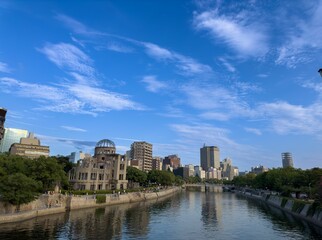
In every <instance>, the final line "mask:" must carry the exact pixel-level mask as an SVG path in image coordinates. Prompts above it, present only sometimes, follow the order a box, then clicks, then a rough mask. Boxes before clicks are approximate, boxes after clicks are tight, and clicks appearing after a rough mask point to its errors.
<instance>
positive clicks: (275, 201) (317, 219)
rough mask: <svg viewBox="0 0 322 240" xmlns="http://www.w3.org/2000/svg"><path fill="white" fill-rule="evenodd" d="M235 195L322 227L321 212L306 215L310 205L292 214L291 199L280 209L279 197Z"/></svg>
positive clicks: (240, 193)
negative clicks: (260, 202) (267, 205)
mask: <svg viewBox="0 0 322 240" xmlns="http://www.w3.org/2000/svg"><path fill="white" fill-rule="evenodd" d="M236 193H237V194H238V195H242V196H245V197H247V198H251V199H255V200H258V201H262V202H265V203H267V204H269V205H271V206H274V207H277V208H279V209H281V210H283V211H285V212H287V213H290V214H291V215H293V216H295V217H297V218H300V219H302V220H305V221H308V222H311V223H314V224H315V225H317V226H319V227H322V211H317V212H316V213H314V214H313V216H310V215H308V211H309V208H310V206H311V204H305V206H304V207H303V209H302V210H300V211H299V210H297V212H294V211H293V205H294V200H291V199H289V200H287V202H286V204H285V206H284V207H282V201H283V198H282V197H279V196H273V195H269V196H267V194H262V195H253V194H249V193H247V192H240V191H237V192H236Z"/></svg>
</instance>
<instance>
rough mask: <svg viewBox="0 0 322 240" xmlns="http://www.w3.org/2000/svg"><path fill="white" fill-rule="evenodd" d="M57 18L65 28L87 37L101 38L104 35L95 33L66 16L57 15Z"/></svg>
mask: <svg viewBox="0 0 322 240" xmlns="http://www.w3.org/2000/svg"><path fill="white" fill-rule="evenodd" d="M55 18H56V19H57V20H59V21H61V22H62V23H63V24H64V25H65V26H67V27H68V28H70V29H71V30H72V31H74V32H75V33H77V34H81V35H86V36H99V35H103V34H102V33H101V32H98V31H94V30H92V29H90V28H88V27H87V26H85V25H84V24H83V23H81V22H79V21H77V20H75V19H73V18H71V17H69V16H66V15H64V14H57V15H56V16H55Z"/></svg>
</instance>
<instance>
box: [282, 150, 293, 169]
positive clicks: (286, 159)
mask: <svg viewBox="0 0 322 240" xmlns="http://www.w3.org/2000/svg"><path fill="white" fill-rule="evenodd" d="M282 163H283V168H287V167H293V158H292V154H291V153H290V152H284V153H282Z"/></svg>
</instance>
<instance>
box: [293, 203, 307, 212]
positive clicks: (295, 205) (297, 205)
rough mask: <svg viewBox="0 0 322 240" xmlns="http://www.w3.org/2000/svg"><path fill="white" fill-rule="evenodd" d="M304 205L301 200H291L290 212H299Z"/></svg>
mask: <svg viewBox="0 0 322 240" xmlns="http://www.w3.org/2000/svg"><path fill="white" fill-rule="evenodd" d="M304 206H305V203H304V202H303V201H299V200H295V201H294V202H293V207H292V212H296V213H300V212H301V211H302V210H303V208H304Z"/></svg>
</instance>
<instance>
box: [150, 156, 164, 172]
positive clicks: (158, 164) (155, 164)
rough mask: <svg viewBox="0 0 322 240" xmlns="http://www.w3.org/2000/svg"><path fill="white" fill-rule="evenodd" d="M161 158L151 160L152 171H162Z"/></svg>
mask: <svg viewBox="0 0 322 240" xmlns="http://www.w3.org/2000/svg"><path fill="white" fill-rule="evenodd" d="M162 165H163V164H162V158H161V157H153V159H152V170H162Z"/></svg>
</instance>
